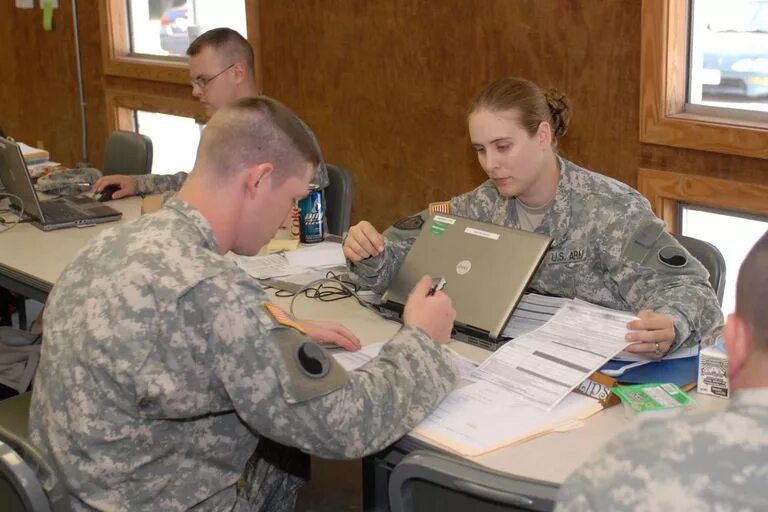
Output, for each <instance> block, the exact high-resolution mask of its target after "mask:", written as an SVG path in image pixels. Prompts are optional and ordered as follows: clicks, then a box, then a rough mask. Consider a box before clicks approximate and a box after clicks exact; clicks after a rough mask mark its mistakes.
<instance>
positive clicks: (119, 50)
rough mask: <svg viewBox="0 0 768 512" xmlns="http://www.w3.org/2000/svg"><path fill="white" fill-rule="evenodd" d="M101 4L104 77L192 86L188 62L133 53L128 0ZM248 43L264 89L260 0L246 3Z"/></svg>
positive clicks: (100, 17)
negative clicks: (128, 29) (260, 50)
mask: <svg viewBox="0 0 768 512" xmlns="http://www.w3.org/2000/svg"><path fill="white" fill-rule="evenodd" d="M98 4H99V20H100V26H101V27H100V29H101V30H100V31H101V50H102V51H101V56H102V64H103V66H104V74H105V75H110V76H120V77H126V78H138V79H143V80H152V81H155V82H167V83H176V84H189V65H188V64H187V62H186V59H183V58H182V59H174V58H173V57H171V58H163V57H161V56H151V55H138V54H131V53H130V41H129V37H130V36H129V34H128V31H127V30H126V27H127V25H128V13H127V9H126V2H125V0H104V1H102V2H98ZM245 17H246V27H247V29H248V42H249V43H250V44H251V46H252V47H253V50H254V71H255V74H256V84H257V86H259V87H261V59H260V52H259V44H258V43H259V0H245Z"/></svg>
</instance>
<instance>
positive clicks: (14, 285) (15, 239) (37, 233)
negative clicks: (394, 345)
mask: <svg viewBox="0 0 768 512" xmlns="http://www.w3.org/2000/svg"><path fill="white" fill-rule="evenodd" d="M109 205H110V206H112V207H113V208H116V209H118V210H120V211H121V212H123V219H122V220H120V221H118V222H126V221H127V220H130V219H134V218H136V217H138V216H139V211H140V205H141V199H140V198H137V197H134V198H129V199H123V200H118V201H111V202H110V203H109ZM114 225H115V223H106V224H100V225H96V226H92V227H88V228H82V229H77V228H72V229H62V230H58V231H53V232H43V231H41V230H39V229H37V228H35V227H34V226H32V225H30V224H20V225H18V226H16V227H15V228H14V229H12V230H10V231H8V232H6V233H0V285H1V286H5V287H8V288H11V289H13V290H16V291H18V292H20V293H22V294H23V295H26V296H27V297H31V298H37V299H38V300H43V301H44V300H45V297H46V296H47V294H48V292H50V290H51V287H52V286H53V284H54V283H55V282H56V280H57V279H58V277H59V275H60V274H61V272H62V271H63V270H64V268H65V267H66V265H67V264H68V263H69V262H70V261H71V260H72V259H73V258H74V256H75V255H76V254H77V252H78V251H79V250H80V249H81V248H82V247H83V246H84V245H85V244H86V243H87V242H88V241H89V240H90V239H91V238H93V237H94V236H95V235H96V234H97V233H99V232H101V231H102V230H104V229H108V228H110V227H112V226H114ZM274 300H275V301H276V302H277V303H280V304H281V305H283V306H285V307H286V308H287V306H288V303H289V301H290V299H283V298H275V299H274ZM295 311H296V314H297V315H298V316H300V317H303V318H310V319H322V320H330V319H333V320H336V321H339V322H341V323H343V324H344V325H346V326H347V327H348V328H349V329H351V330H352V331H353V332H354V333H355V334H356V335H357V336H358V337H360V339H361V340H362V341H363V343H364V344H369V343H375V342H379V341H384V340H387V339H389V338H390V337H391V336H392V335H393V334H394V333H395V332H396V331H397V330H398V329H399V324H397V323H395V322H392V321H389V320H384V319H382V318H381V317H379V316H378V315H376V314H375V313H373V312H372V311H370V310H367V309H365V308H363V307H362V306H360V305H359V304H357V302H356V301H355V300H354V299H351V298H350V299H344V300H340V301H335V302H320V301H317V300H312V299H307V298H304V297H301V298H299V299H297V301H296V304H295ZM451 347H452V348H454V349H456V350H457V351H458V352H459V353H461V354H462V355H465V356H467V357H469V358H470V359H473V360H475V361H482V360H484V359H485V358H486V357H488V356H489V355H490V352H488V351H486V350H484V349H481V348H478V347H474V346H471V345H467V344H465V343H462V342H452V344H451ZM694 395H695V397H696V399H697V400H698V402H699V404H700V407H699V410H715V409H722V408H723V407H725V405H726V403H727V402H726V401H725V400H722V399H718V398H714V397H709V396H702V395H696V394H694ZM631 426H632V424H631V423H630V422H629V421H628V420H627V419H625V417H624V414H623V409H622V407H621V406H616V407H612V408H609V409H607V410H604V411H602V412H600V413H598V414H597V415H595V416H593V417H592V418H590V419H589V420H587V421H586V422H585V425H584V426H583V427H582V428H579V429H575V430H571V431H568V432H563V433H552V434H548V435H545V436H542V437H539V438H536V439H533V440H529V441H525V442H522V443H519V444H516V445H513V446H510V447H507V448H503V449H500V450H498V451H495V452H492V453H490V454H486V455H484V456H481V457H477V458H474V459H473V460H474V461H476V462H478V463H480V464H483V465H485V466H488V467H490V468H493V469H496V470H499V471H503V472H506V473H510V474H514V475H517V476H521V477H525V478H530V479H535V480H542V481H546V482H551V483H554V484H560V483H562V482H563V481H564V480H565V478H566V477H567V476H568V475H569V474H570V473H571V472H572V471H573V470H574V469H576V468H577V467H578V466H579V465H580V464H581V463H583V462H584V461H585V460H586V459H587V458H589V457H590V456H591V455H592V454H593V453H595V452H596V451H597V450H599V449H600V448H601V447H602V446H603V445H604V444H605V443H606V442H607V441H608V440H610V439H611V438H612V437H614V436H616V435H619V434H621V433H622V432H624V431H625V430H627V429H629V428H630V427H631Z"/></svg>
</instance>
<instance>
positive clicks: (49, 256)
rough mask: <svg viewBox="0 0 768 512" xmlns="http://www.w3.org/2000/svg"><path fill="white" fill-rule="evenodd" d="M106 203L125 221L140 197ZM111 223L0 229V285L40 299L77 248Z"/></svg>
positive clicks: (138, 205) (136, 211)
mask: <svg viewBox="0 0 768 512" xmlns="http://www.w3.org/2000/svg"><path fill="white" fill-rule="evenodd" d="M108 204H109V206H111V207H112V208H115V209H116V210H119V211H121V212H122V213H123V218H122V219H121V220H119V221H117V222H125V221H127V220H130V219H135V218H136V217H138V216H139V212H140V209H141V198H139V197H132V198H129V199H123V200H120V201H110V202H109V203H108ZM114 225H115V223H114V222H107V223H104V224H96V225H94V226H89V227H85V228H68V229H59V230H56V231H49V232H46V231H41V230H40V229H38V228H36V227H35V226H33V225H32V224H29V223H24V224H19V225H17V226H15V227H14V228H13V229H11V230H9V231H7V232H0V285H2V286H5V287H7V288H10V289H12V290H15V291H18V292H19V293H21V294H23V295H25V296H27V297H31V298H34V299H37V300H41V301H44V300H45V296H46V295H48V292H50V291H51V287H53V283H55V282H56V280H57V279H58V278H59V275H61V273H62V271H63V270H64V267H66V266H67V265H68V264H69V262H70V261H72V258H74V257H75V255H76V254H77V253H78V251H79V250H80V249H81V248H82V247H83V246H84V245H85V244H87V243H88V241H89V240H90V239H91V238H93V237H94V236H96V235H97V234H98V233H100V232H102V231H104V230H105V229H109V228H111V227H113V226H114Z"/></svg>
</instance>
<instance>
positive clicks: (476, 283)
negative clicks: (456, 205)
mask: <svg viewBox="0 0 768 512" xmlns="http://www.w3.org/2000/svg"><path fill="white" fill-rule="evenodd" d="M551 242H552V239H551V238H550V237H548V236H546V235H541V234H538V233H530V232H527V231H521V230H518V229H511V228H505V227H502V226H497V225H495V224H489V223H485V222H480V221H476V220H471V219H466V218H462V217H455V216H451V215H443V214H441V215H434V216H432V217H431V218H430V219H429V220H428V221H427V222H426V223H425V224H424V226H423V228H422V230H421V233H420V234H419V236H418V237H417V238H416V241H415V242H414V244H413V247H411V250H410V252H409V253H408V255H407V256H406V258H405V261H403V264H402V265H401V266H400V269H399V270H398V273H397V275H396V276H395V278H394V279H393V280H392V283H391V284H390V287H389V289H388V290H387V292H386V293H385V295H384V297H383V298H382V300H383V304H384V307H385V308H387V309H391V310H393V311H398V312H402V310H403V308H404V305H405V303H406V301H407V299H408V294H409V293H410V291H411V290H412V289H413V287H414V285H415V284H416V282H418V280H419V279H420V278H421V277H422V276H423V275H425V274H426V275H430V276H431V277H442V278H444V279H445V287H444V288H443V291H444V292H445V293H447V294H448V295H449V296H450V297H451V300H452V301H453V307H454V308H455V309H456V321H455V323H454V328H455V331H456V332H455V334H454V338H456V339H459V340H462V341H466V342H468V343H472V344H475V345H479V346H481V347H483V348H486V349H489V350H496V349H497V348H499V347H500V346H501V345H503V343H504V341H506V340H505V339H503V338H502V336H501V334H502V331H503V329H504V326H505V325H506V324H507V321H508V320H509V317H510V315H511V314H512V311H513V310H514V309H515V307H516V306H517V303H518V301H519V300H520V297H521V296H522V294H523V292H524V291H525V290H526V288H527V287H528V283H529V282H530V280H531V277H532V276H533V274H534V272H536V269H537V268H538V266H539V263H540V262H541V259H542V258H543V257H544V254H545V253H546V251H547V249H548V248H549V245H550V243H551Z"/></svg>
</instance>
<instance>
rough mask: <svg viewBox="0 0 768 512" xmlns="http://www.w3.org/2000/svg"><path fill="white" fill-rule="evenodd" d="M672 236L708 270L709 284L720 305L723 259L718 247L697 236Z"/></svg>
mask: <svg viewBox="0 0 768 512" xmlns="http://www.w3.org/2000/svg"><path fill="white" fill-rule="evenodd" d="M672 236H674V237H675V238H676V239H677V241H678V242H680V245H682V246H683V247H685V249H686V250H687V251H688V252H689V253H691V255H692V256H693V257H694V258H696V259H697V260H699V261H700V262H701V264H702V265H704V268H706V269H707V271H708V272H709V284H711V285H712V289H713V290H715V294H716V295H717V302H718V303H719V304H720V305H722V304H723V291H724V290H725V260H724V259H723V255H722V254H721V253H720V251H719V250H718V248H717V247H715V246H714V245H712V244H711V243H709V242H705V241H704V240H699V239H698V238H691V237H689V236H685V235H678V234H673V235H672Z"/></svg>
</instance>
